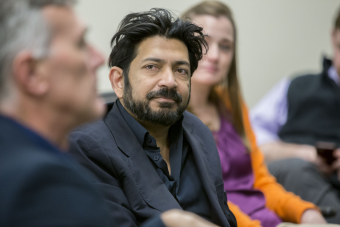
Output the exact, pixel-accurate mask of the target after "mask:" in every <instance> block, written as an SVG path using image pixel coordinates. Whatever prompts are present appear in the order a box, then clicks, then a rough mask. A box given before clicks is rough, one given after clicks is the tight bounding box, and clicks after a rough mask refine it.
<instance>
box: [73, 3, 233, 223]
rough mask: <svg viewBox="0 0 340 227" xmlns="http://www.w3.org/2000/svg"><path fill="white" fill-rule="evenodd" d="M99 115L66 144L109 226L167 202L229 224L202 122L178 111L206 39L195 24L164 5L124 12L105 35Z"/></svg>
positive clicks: (139, 218)
mask: <svg viewBox="0 0 340 227" xmlns="http://www.w3.org/2000/svg"><path fill="white" fill-rule="evenodd" d="M111 44H112V46H113V48H112V52H111V55H110V58H109V66H110V67H111V71H110V75H109V78H110V81H111V85H112V88H113V89H114V91H115V93H116V95H117V97H118V100H117V101H116V102H115V103H112V104H110V105H109V106H108V114H107V116H106V117H105V118H104V119H103V120H100V121H96V122H94V123H91V124H89V125H85V126H83V127H82V128H79V129H78V130H76V131H74V132H73V133H71V135H70V142H71V147H70V152H71V154H72V155H73V157H75V158H76V159H77V160H78V161H79V162H80V163H81V164H82V165H83V166H85V167H86V168H87V169H88V170H89V171H90V172H92V173H93V174H94V175H96V176H97V178H98V181H96V182H94V183H95V185H97V187H99V188H100V190H101V191H103V192H104V195H105V196H106V200H107V201H108V205H109V206H110V212H111V216H112V217H113V218H114V219H115V220H118V223H115V224H116V225H117V226H138V225H139V224H140V223H143V222H144V221H145V220H146V219H148V218H150V217H152V216H155V215H159V214H161V213H163V212H165V211H167V210H170V209H180V210H185V211H190V212H193V213H195V214H197V215H199V216H201V217H203V218H204V219H206V220H208V221H211V222H213V223H215V224H217V225H220V226H236V220H235V217H234V215H233V214H232V213H231V212H230V210H229V208H228V205H227V198H226V195H225V192H224V185H223V179H222V173H221V166H220V161H219V157H218V153H217V149H216V145H215V141H214V138H213V136H212V134H211V132H210V130H209V129H208V128H207V127H206V126H205V125H204V124H203V123H202V122H201V121H200V120H198V119H197V118H196V117H195V116H193V115H192V114H190V113H188V112H185V108H186V107H187V105H188V102H189V99H190V79H191V75H192V74H193V72H194V71H195V70H196V68H197V65H198V61H199V60H200V59H201V58H202V55H203V53H204V52H205V50H206V48H207V44H206V42H205V40H204V35H203V34H202V28H200V27H198V26H196V25H194V24H192V23H190V22H183V21H181V20H180V19H175V18H173V17H172V15H171V13H170V12H168V11H167V10H164V9H152V10H151V11H148V12H142V13H132V14H129V15H127V16H126V17H125V18H124V19H123V21H122V22H121V24H120V27H119V29H118V32H117V33H116V34H115V35H114V36H113V38H112V41H111Z"/></svg>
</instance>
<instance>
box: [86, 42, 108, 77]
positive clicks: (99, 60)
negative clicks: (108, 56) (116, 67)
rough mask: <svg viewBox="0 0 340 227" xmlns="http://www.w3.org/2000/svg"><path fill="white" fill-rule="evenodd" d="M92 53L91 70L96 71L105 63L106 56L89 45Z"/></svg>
mask: <svg viewBox="0 0 340 227" xmlns="http://www.w3.org/2000/svg"><path fill="white" fill-rule="evenodd" d="M88 49H89V52H90V68H91V69H92V70H93V71H96V70H97V69H98V68H99V67H100V66H102V65H103V64H104V62H105V58H104V56H103V55H102V54H101V53H100V52H99V51H98V50H97V49H96V48H95V47H94V46H92V45H88Z"/></svg>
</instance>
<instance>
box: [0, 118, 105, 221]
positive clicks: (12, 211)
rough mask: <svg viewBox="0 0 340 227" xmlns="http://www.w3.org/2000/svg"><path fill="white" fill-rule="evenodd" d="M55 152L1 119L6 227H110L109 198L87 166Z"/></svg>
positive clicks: (0, 217) (1, 206)
mask: <svg viewBox="0 0 340 227" xmlns="http://www.w3.org/2000/svg"><path fill="white" fill-rule="evenodd" d="M51 147H52V146H51ZM52 148H53V147H52ZM52 150H53V149H52ZM52 150H50V149H48V148H46V147H44V146H41V144H39V143H37V141H34V137H33V139H32V138H30V134H27V133H26V132H25V130H24V131H23V130H22V128H20V127H17V125H16V124H15V123H14V124H13V122H11V121H9V120H8V119H5V118H3V117H1V116H0V226H1V227H9V226H11V227H15V226H18V227H50V226H55V227H57V226H58V227H63V226H64V227H65V226H67V227H76V226H79V227H84V226H85V227H90V226H93V227H94V226H108V219H109V218H108V213H107V207H106V204H105V202H104V199H103V198H102V197H101V196H100V194H99V192H98V191H97V189H95V187H94V186H93V184H91V182H90V181H89V180H88V177H84V176H83V175H82V174H81V173H80V171H81V170H80V169H78V168H77V167H79V168H81V166H79V164H77V163H76V162H74V161H72V160H70V159H69V158H68V157H66V156H65V155H64V154H62V153H60V152H58V151H52Z"/></svg>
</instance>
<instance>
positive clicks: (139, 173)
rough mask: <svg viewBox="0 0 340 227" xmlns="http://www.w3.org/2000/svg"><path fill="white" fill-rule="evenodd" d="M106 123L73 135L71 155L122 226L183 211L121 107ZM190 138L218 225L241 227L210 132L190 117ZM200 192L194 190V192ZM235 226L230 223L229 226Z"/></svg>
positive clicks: (187, 132) (187, 125)
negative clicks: (90, 174)
mask: <svg viewBox="0 0 340 227" xmlns="http://www.w3.org/2000/svg"><path fill="white" fill-rule="evenodd" d="M109 108H111V110H110V112H109V113H108V115H107V116H106V118H105V119H104V120H100V121H96V122H94V123H91V124H88V125H86V126H84V127H81V128H79V129H78V130H76V131H74V132H72V133H71V135H70V153H71V154H72V155H73V157H75V158H76V159H77V160H78V161H79V162H80V163H81V164H82V165H83V166H85V167H86V168H87V169H89V170H90V171H91V172H93V173H94V174H95V175H96V176H97V177H98V181H96V182H95V183H96V184H97V186H98V187H99V188H100V189H101V190H102V191H103V192H104V193H105V196H106V199H107V200H108V203H109V205H110V206H111V207H110V208H111V209H110V210H111V215H112V217H113V219H114V220H118V222H117V223H115V224H116V225H117V226H118V225H121V226H137V225H139V224H140V223H142V222H144V221H145V220H146V219H148V218H150V217H152V216H155V215H159V214H160V213H162V212H164V211H167V210H170V209H182V208H181V207H180V205H179V204H178V202H177V201H176V199H175V198H174V197H173V196H172V194H171V193H170V192H169V190H168V189H167V188H166V186H165V185H164V183H163V182H162V180H161V179H160V177H159V176H158V174H157V172H156V171H155V169H154V167H153V166H152V163H151V161H150V160H149V158H148V156H147V155H146V154H145V152H144V150H143V148H142V146H141V145H140V143H139V142H138V140H137V138H136V136H135V135H134V133H133V132H132V130H131V129H130V127H129V126H128V125H127V124H126V122H125V120H124V118H123V116H122V115H121V114H120V112H119V110H118V108H117V106H116V104H111V105H110V106H109ZM182 124H183V129H184V135H185V137H186V139H187V141H188V143H189V144H190V146H191V148H192V152H193V155H194V158H195V162H196V165H197V168H198V169H199V172H198V173H197V174H198V175H199V176H200V178H201V180H202V184H203V186H204V189H205V191H206V193H207V196H208V198H209V201H210V204H211V208H212V214H213V217H212V219H213V221H214V222H215V223H216V224H219V225H221V226H229V223H230V226H236V219H235V217H234V215H233V214H232V213H231V211H230V210H229V208H228V205H227V198H226V195H225V192H224V184H223V179H222V172H221V166H220V159H219V155H218V152H217V148H216V145H215V141H214V139H213V136H212V133H211V132H210V130H209V129H208V128H207V127H206V126H205V125H204V124H203V123H202V122H201V121H200V120H199V119H198V118H196V117H195V116H194V115H192V114H190V113H188V112H185V113H184V118H183V123H182ZM193 190H194V189H193ZM228 222H229V223H228Z"/></svg>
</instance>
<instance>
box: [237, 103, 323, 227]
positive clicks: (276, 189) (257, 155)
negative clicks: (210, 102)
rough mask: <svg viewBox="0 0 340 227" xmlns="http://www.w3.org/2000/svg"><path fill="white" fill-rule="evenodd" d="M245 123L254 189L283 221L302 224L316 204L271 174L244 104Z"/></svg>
mask: <svg viewBox="0 0 340 227" xmlns="http://www.w3.org/2000/svg"><path fill="white" fill-rule="evenodd" d="M242 112H243V122H244V127H245V130H246V136H247V139H248V140H249V143H250V149H251V151H250V154H251V160H252V168H253V172H254V177H255V181H254V188H256V189H258V190H260V191H262V192H263V194H264V196H265V198H266V206H267V207H268V208H269V209H270V210H272V211H274V212H275V213H276V214H277V215H278V216H279V217H281V219H282V220H283V221H286V222H294V223H300V219H301V216H302V213H303V212H304V211H305V210H307V209H318V208H317V207H316V206H315V205H314V204H312V203H310V202H306V201H303V200H302V199H300V197H299V196H296V195H294V194H293V193H291V192H287V191H286V190H285V189H284V188H283V187H282V186H281V185H280V184H279V183H277V182H276V179H275V178H274V177H273V176H272V175H271V174H270V173H269V171H268V169H267V166H266V164H265V161H264V157H263V154H262V152H261V151H260V150H259V148H258V147H257V145H256V138H255V135H254V133H253V131H252V128H251V125H250V121H249V116H248V110H247V107H246V106H245V105H244V104H243V109H242Z"/></svg>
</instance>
